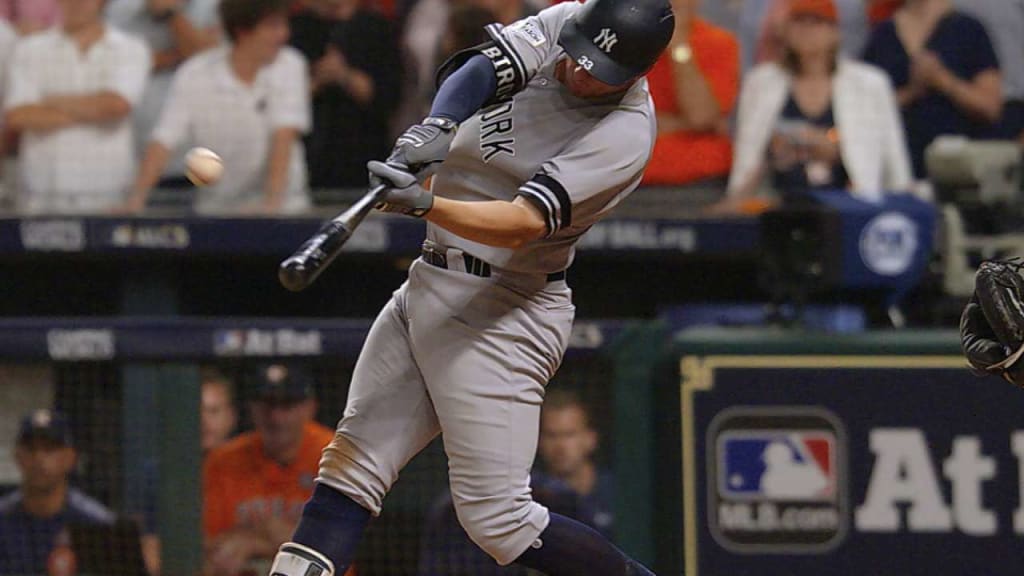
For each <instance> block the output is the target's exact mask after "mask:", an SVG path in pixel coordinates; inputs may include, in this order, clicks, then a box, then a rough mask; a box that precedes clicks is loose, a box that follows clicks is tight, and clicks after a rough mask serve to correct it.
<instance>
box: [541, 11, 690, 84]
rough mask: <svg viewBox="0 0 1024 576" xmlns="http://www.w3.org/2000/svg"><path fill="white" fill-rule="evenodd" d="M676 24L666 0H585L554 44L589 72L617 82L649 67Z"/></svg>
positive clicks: (607, 80) (609, 82)
mask: <svg viewBox="0 0 1024 576" xmlns="http://www.w3.org/2000/svg"><path fill="white" fill-rule="evenodd" d="M674 29H675V17H674V16H673V15H672V6H671V5H670V4H669V0H587V2H586V3H585V4H583V6H582V7H581V8H580V9H579V10H578V11H577V12H576V13H575V14H574V15H573V17H572V18H571V19H570V20H569V21H568V22H566V23H565V26H564V27H563V28H562V33H561V34H559V36H558V44H559V45H561V46H562V48H563V49H564V50H565V51H566V53H568V54H569V56H571V57H572V58H573V60H575V61H576V63H577V64H579V65H580V66H582V67H583V69H584V70H586V71H587V72H589V73H590V75H591V76H593V77H595V78H597V79H598V80H600V81H601V82H604V83H605V84H610V85H613V86H617V85H619V84H624V83H626V82H628V81H630V80H631V79H633V78H636V77H637V76H640V75H642V74H644V73H645V72H647V70H649V69H650V68H651V66H653V65H654V62H655V61H656V60H657V59H658V56H660V55H661V53H662V51H664V50H665V47H666V46H668V42H669V40H671V39H672V32H673V30H674Z"/></svg>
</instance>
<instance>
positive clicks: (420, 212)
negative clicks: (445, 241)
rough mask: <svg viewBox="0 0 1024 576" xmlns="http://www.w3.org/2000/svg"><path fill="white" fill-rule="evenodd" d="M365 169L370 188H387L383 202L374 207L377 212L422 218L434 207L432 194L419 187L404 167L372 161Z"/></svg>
mask: <svg viewBox="0 0 1024 576" xmlns="http://www.w3.org/2000/svg"><path fill="white" fill-rule="evenodd" d="M366 168H367V169H368V170H369V171H370V186H371V187H374V188H376V187H377V186H378V185H380V184H384V185H386V186H387V187H388V190H387V195H386V196H385V197H384V201H383V202H381V203H380V204H377V206H376V208H377V209H378V210H382V211H384V212H397V213H399V214H405V215H407V216H415V217H417V218H422V217H423V216H424V215H425V214H426V213H427V212H430V209H431V208H433V207H434V194H433V193H431V192H430V190H427V189H426V188H424V187H423V186H420V183H419V181H418V180H417V179H416V177H415V176H413V175H412V174H410V173H409V171H408V170H407V169H406V168H405V166H401V165H398V164H385V163H384V162H378V161H376V160H374V161H372V162H369V163H367V164H366Z"/></svg>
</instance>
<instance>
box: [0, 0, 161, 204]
mask: <svg viewBox="0 0 1024 576" xmlns="http://www.w3.org/2000/svg"><path fill="white" fill-rule="evenodd" d="M104 2H105V0H61V1H60V6H61V9H62V12H63V21H62V24H61V26H60V27H58V28H52V29H50V30H49V31H46V32H42V33H39V34H35V35H32V36H29V37H26V38H24V39H23V40H21V41H19V42H18V44H17V45H16V46H15V48H14V54H13V55H12V57H11V62H10V65H9V70H10V74H9V77H8V82H7V91H6V97H5V103H4V105H5V110H6V116H5V124H6V125H7V126H8V127H9V128H11V129H13V130H16V131H18V132H20V133H21V148H20V151H19V154H20V156H19V159H18V180H19V193H20V196H21V197H20V198H19V207H20V208H21V209H22V210H24V211H26V212H29V213H39V212H50V213H53V212H57V213H88V212H100V211H106V210H109V209H110V208H112V207H114V206H116V205H118V204H120V203H122V202H123V201H124V193H125V191H126V190H127V187H128V184H130V183H131V176H132V167H133V166H134V164H135V155H134V152H133V150H132V127H131V113H132V108H133V107H134V106H135V105H136V104H137V103H138V101H139V99H140V98H141V97H142V92H143V90H144V89H145V86H146V79H147V77H148V76H149V69H150V64H151V61H150V54H149V49H147V48H146V45H145V44H143V43H142V42H141V41H139V40H136V39H135V38H132V37H131V36H128V35H127V34H124V33H123V32H120V31H118V30H116V29H114V28H112V27H109V26H107V25H106V24H104V22H103V18H102V12H103V4H104Z"/></svg>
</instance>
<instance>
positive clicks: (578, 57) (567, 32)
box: [558, 20, 647, 86]
mask: <svg viewBox="0 0 1024 576" xmlns="http://www.w3.org/2000/svg"><path fill="white" fill-rule="evenodd" d="M558 45H559V46H561V47H562V49H563V50H565V53H566V54H568V55H569V56H570V57H572V59H573V61H575V62H576V63H577V64H579V65H580V66H583V69H584V70H586V71H587V73H589V74H590V75H591V76H593V77H594V78H597V79H598V80H600V81H601V82H604V83H605V84H608V85H609V86H620V85H622V84H625V83H627V82H629V81H630V80H633V79H634V78H637V77H639V76H643V75H644V74H646V73H647V70H646V69H645V70H635V69H632V68H629V67H628V66H623V65H622V64H619V63H618V62H616V61H614V60H612V59H611V57H609V56H608V55H607V54H605V53H604V51H602V50H601V49H600V48H598V47H597V45H596V44H594V43H593V42H591V40H590V38H587V37H586V35H585V34H584V33H583V32H582V30H580V27H579V24H578V23H577V22H576V20H569V21H568V22H566V23H565V26H563V27H562V32H561V33H560V34H559V35H558ZM585 62H593V64H592V65H591V66H590V67H589V68H588V67H587V65H586V64H585Z"/></svg>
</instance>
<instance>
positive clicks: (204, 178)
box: [185, 148, 224, 186]
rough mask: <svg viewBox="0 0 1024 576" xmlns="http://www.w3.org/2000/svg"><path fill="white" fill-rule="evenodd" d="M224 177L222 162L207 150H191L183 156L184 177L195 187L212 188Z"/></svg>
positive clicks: (211, 151) (214, 153) (215, 154)
mask: <svg viewBox="0 0 1024 576" xmlns="http://www.w3.org/2000/svg"><path fill="white" fill-rule="evenodd" d="M223 175H224V162H223V161H222V160H221V159H220V156H218V155H217V153H216V152H214V151H213V150H210V149H209V148H193V149H191V150H189V151H188V153H187V154H185V177H187V178H188V179H189V180H190V181H191V182H192V183H193V184H195V185H196V186H212V185H213V184H216V183H217V181H218V180H220V177H221V176H223Z"/></svg>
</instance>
